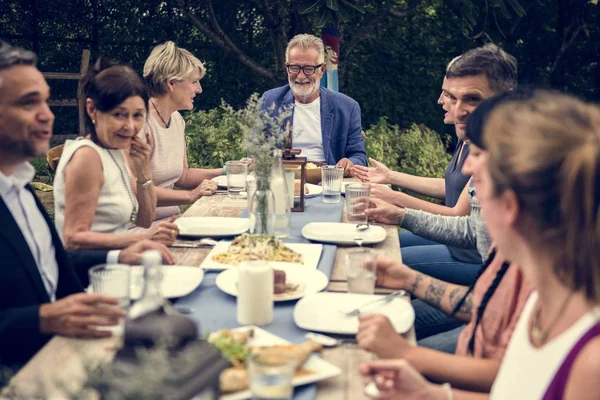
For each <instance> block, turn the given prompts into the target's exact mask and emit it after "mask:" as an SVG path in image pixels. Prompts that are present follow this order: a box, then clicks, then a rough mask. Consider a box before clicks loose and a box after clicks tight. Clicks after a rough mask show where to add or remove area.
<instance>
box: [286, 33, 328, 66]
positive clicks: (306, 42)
mask: <svg viewBox="0 0 600 400" xmlns="http://www.w3.org/2000/svg"><path fill="white" fill-rule="evenodd" d="M294 47H299V48H301V49H303V50H308V49H315V50H317V51H318V52H319V60H318V61H317V62H318V63H319V64H323V63H324V62H325V45H323V41H322V40H321V39H319V38H318V37H316V36H314V35H309V34H307V33H302V34H300V35H296V36H294V37H293V38H292V40H290V42H289V43H288V45H287V48H286V49H285V61H286V62H287V61H288V60H289V59H290V51H291V50H292V49H293V48H294Z"/></svg>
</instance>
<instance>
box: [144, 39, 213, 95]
mask: <svg viewBox="0 0 600 400" xmlns="http://www.w3.org/2000/svg"><path fill="white" fill-rule="evenodd" d="M197 68H198V69H200V79H202V78H203V77H204V75H205V74H206V69H205V68H204V64H202V62H201V61H200V60H199V59H198V58H196V57H195V56H194V55H193V54H192V53H190V52H189V51H187V50H186V49H182V48H180V47H177V45H176V44H175V43H173V42H171V41H168V42H165V43H163V44H159V45H158V46H156V47H154V48H153V49H152V52H151V53H150V56H149V57H148V59H147V60H146V63H145V64H144V79H145V80H146V86H147V87H148V91H149V92H150V96H153V97H156V96H161V95H164V94H166V93H167V82H169V81H170V80H173V79H175V80H181V79H184V78H186V77H188V76H190V75H191V74H192V73H194V71H195V70H196V69H197Z"/></svg>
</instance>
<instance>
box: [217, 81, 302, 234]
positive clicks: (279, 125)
mask: <svg viewBox="0 0 600 400" xmlns="http://www.w3.org/2000/svg"><path fill="white" fill-rule="evenodd" d="M224 107H225V109H226V110H227V111H228V112H230V113H231V114H232V115H233V116H234V117H235V119H236V121H237V123H238V125H239V126H240V128H241V130H242V132H243V134H244V149H245V150H246V153H247V156H248V157H250V158H252V162H253V166H254V175H255V179H256V191H255V192H254V194H253V198H252V199H251V200H250V202H249V204H250V206H249V210H248V211H249V216H250V233H260V234H264V235H268V236H275V233H276V221H277V210H278V209H281V208H282V207H277V201H279V202H285V206H287V202H288V201H289V200H288V199H287V197H285V198H282V199H278V196H276V194H275V193H274V191H273V189H272V187H271V184H272V176H273V172H272V171H273V167H274V163H275V162H277V161H278V162H279V163H281V151H280V150H278V149H281V148H282V147H283V145H284V144H285V141H286V138H287V135H288V130H289V124H286V121H288V120H289V118H290V116H291V114H292V107H291V106H290V107H284V108H280V109H278V110H275V109H273V108H272V107H271V108H267V109H265V108H263V107H261V100H260V97H259V96H258V94H256V93H255V94H253V95H252V96H250V98H249V99H248V101H247V103H246V107H244V108H242V109H240V110H233V108H232V107H231V106H229V105H225V106H224ZM277 156H279V158H278V159H277ZM286 194H287V193H286ZM287 208H288V209H289V207H287ZM284 209H285V207H284Z"/></svg>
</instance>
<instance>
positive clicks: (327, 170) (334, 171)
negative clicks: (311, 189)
mask: <svg viewBox="0 0 600 400" xmlns="http://www.w3.org/2000/svg"><path fill="white" fill-rule="evenodd" d="M343 179H344V168H342V167H336V166H335V165H323V166H322V167H321V182H322V184H323V203H339V202H340V199H341V196H342V181H343Z"/></svg>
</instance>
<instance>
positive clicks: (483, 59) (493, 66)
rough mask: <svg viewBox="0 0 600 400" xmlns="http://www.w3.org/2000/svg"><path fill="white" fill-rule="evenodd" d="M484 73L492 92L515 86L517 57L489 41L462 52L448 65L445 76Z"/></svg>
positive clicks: (459, 76)
mask: <svg viewBox="0 0 600 400" xmlns="http://www.w3.org/2000/svg"><path fill="white" fill-rule="evenodd" d="M477 75H485V77H486V78H487V80H488V85H489V87H490V89H492V91H494V93H500V92H504V91H507V90H512V89H515V88H516V87H517V59H516V58H515V57H513V56H511V55H510V54H508V53H507V52H505V51H504V50H502V49H501V48H499V47H498V46H496V45H495V44H492V43H489V44H486V45H485V46H481V47H477V48H475V49H472V50H469V51H467V52H466V53H464V54H463V55H462V56H460V58H458V59H456V60H455V61H454V62H452V63H451V64H450V65H449V66H448V70H447V71H446V77H447V78H462V77H466V76H477Z"/></svg>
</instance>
